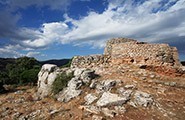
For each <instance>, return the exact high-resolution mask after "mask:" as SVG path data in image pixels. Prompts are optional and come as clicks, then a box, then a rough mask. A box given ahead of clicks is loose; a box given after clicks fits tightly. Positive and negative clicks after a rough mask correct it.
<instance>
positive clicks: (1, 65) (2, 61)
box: [0, 58, 16, 71]
mask: <svg viewBox="0 0 185 120" xmlns="http://www.w3.org/2000/svg"><path fill="white" fill-rule="evenodd" d="M15 60H16V59H15V58H0V71H1V70H5V68H6V65H7V64H8V63H9V64H12V63H15Z"/></svg>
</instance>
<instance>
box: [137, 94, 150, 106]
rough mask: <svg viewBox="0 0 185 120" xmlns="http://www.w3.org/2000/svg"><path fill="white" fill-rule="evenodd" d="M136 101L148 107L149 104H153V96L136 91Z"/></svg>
mask: <svg viewBox="0 0 185 120" xmlns="http://www.w3.org/2000/svg"><path fill="white" fill-rule="evenodd" d="M134 102H135V103H136V104H137V105H140V106H144V107H147V106H149V105H152V103H153V98H152V97H151V95H150V94H148V93H145V92H141V91H136V93H135V94H134Z"/></svg>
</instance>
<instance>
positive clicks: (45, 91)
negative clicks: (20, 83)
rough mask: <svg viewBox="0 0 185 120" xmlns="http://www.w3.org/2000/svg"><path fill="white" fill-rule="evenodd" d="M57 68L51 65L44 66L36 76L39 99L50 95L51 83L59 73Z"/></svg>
mask: <svg viewBox="0 0 185 120" xmlns="http://www.w3.org/2000/svg"><path fill="white" fill-rule="evenodd" d="M57 70H59V68H58V67H57V66H56V65H53V64H45V65H43V66H42V68H41V70H40V72H39V74H38V83H37V84H38V91H37V93H38V94H39V97H41V98H43V97H46V96H48V95H50V94H51V91H52V83H53V82H54V81H55V79H56V77H57V75H58V74H59V72H58V71H57Z"/></svg>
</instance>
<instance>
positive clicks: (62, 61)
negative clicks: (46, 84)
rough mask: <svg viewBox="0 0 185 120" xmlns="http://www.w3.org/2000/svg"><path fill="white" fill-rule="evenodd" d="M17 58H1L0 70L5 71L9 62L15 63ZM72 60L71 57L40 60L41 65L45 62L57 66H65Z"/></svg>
mask: <svg viewBox="0 0 185 120" xmlns="http://www.w3.org/2000/svg"><path fill="white" fill-rule="evenodd" d="M15 60H16V59H15V58H0V71H4V70H5V69H6V65H7V64H13V63H15ZM69 61H70V59H59V60H56V59H52V60H46V61H38V63H40V64H41V65H43V64H55V65H57V66H59V67H60V66H63V65H65V64H67V63H68V62H69Z"/></svg>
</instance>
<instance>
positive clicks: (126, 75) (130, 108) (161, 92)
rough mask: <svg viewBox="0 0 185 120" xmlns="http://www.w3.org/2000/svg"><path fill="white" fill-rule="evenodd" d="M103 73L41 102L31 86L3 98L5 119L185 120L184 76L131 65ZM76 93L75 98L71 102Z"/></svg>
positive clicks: (0, 102) (74, 82)
mask: <svg viewBox="0 0 185 120" xmlns="http://www.w3.org/2000/svg"><path fill="white" fill-rule="evenodd" d="M103 69H104V72H102V73H103V74H101V75H100V77H97V78H95V79H92V80H91V81H90V82H88V81H83V80H84V79H83V80H81V81H80V79H79V78H73V80H71V82H70V84H68V88H70V89H66V90H65V91H63V92H61V93H59V95H58V96H57V97H56V96H53V97H52V96H50V97H46V98H43V99H39V98H38V97H37V96H36V94H35V93H36V92H37V88H36V87H29V86H24V87H18V88H16V90H15V91H12V92H9V93H5V94H2V95H0V119H2V120H9V119H10V120H11V119H18V120H26V119H30V120H32V119H35V120H40V119H46V120H47V119H48V120H49V119H52V120H61V119H62V120H65V119H70V120H90V119H92V120H103V119H105V120H106V119H107V120H109V119H114V120H122V119H123V120H184V119H185V77H184V76H175V75H172V74H173V73H172V74H171V75H169V74H164V73H161V74H160V73H157V72H154V71H149V70H146V69H141V68H139V67H137V66H132V65H122V66H120V67H119V68H115V69H114V68H113V67H112V68H111V71H112V72H111V73H110V72H108V71H110V70H108V69H110V67H109V68H103ZM106 71H107V72H106ZM81 82H82V83H86V84H80V83H81ZM71 91H72V92H73V93H76V94H75V95H76V96H72V97H71V96H70V94H69V92H70V93H71ZM64 93H65V94H64ZM78 93H79V94H78ZM66 94H69V95H68V96H66ZM73 95H74V94H73ZM61 96H62V97H61ZM69 96H70V97H69ZM66 98H68V99H66Z"/></svg>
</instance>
